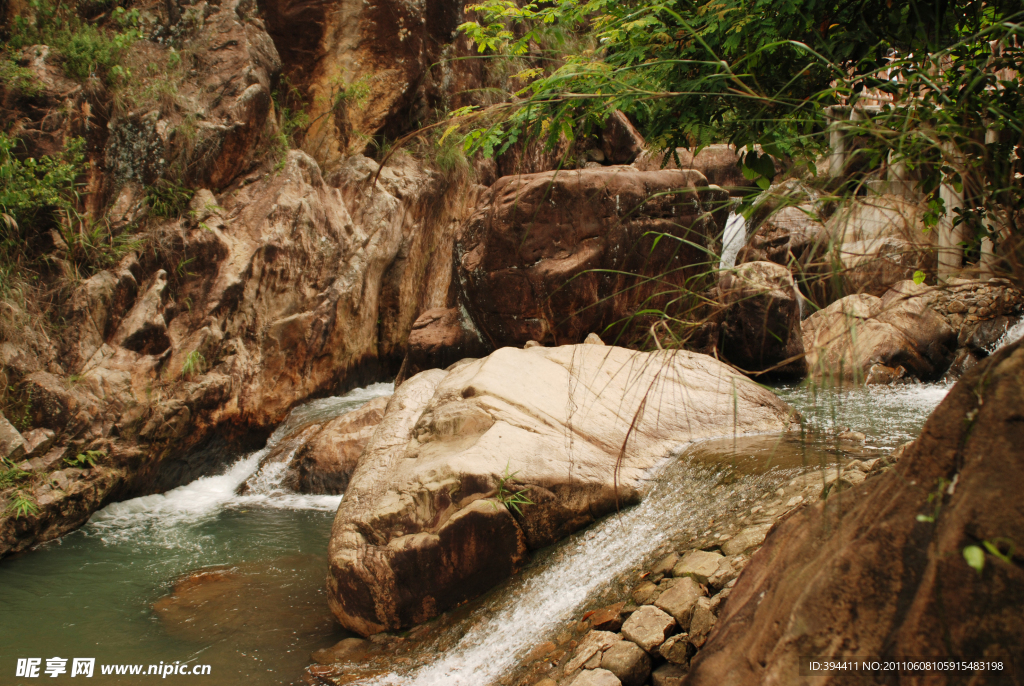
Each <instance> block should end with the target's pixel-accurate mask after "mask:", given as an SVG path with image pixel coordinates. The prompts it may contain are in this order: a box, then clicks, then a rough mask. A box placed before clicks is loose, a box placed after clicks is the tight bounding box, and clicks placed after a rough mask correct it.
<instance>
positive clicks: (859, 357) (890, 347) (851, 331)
mask: <svg viewBox="0 0 1024 686" xmlns="http://www.w3.org/2000/svg"><path fill="white" fill-rule="evenodd" d="M803 343H804V351H805V353H806V356H807V368H808V371H809V372H810V374H811V375H813V376H814V377H816V378H819V379H826V380H827V379H831V380H834V381H839V380H842V381H856V382H860V381H864V380H865V379H867V378H868V374H869V372H870V370H871V367H872V366H873V365H875V364H881V365H884V366H885V367H891V368H894V369H895V368H899V367H903V368H904V369H905V370H906V371H907V372H908V373H909V374H910V376H912V377H916V378H918V379H921V380H935V379H938V378H940V377H941V376H942V375H943V374H944V373H945V371H946V370H947V369H948V368H949V365H950V363H951V362H952V361H953V354H954V352H955V350H956V332H954V331H953V330H952V329H951V328H950V326H949V324H948V323H946V320H945V319H943V318H942V317H941V316H939V315H938V314H936V313H935V312H934V311H932V309H931V307H930V306H929V299H928V297H927V292H926V290H925V289H923V287H922V288H920V289H917V288H915V287H914V284H913V282H903V283H902V284H900V285H899V287H898V288H893V289H890V290H889V291H887V292H886V294H885V297H882V298H878V297H876V296H873V295H868V294H861V295H849V296H846V297H845V298H843V299H841V300H837V301H836V302H834V303H832V304H831V305H829V306H828V307H826V308H824V309H822V310H819V311H817V312H815V313H814V314H812V315H811V316H810V317H808V318H807V319H805V320H804V322H803Z"/></svg>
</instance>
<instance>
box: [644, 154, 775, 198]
mask: <svg viewBox="0 0 1024 686" xmlns="http://www.w3.org/2000/svg"><path fill="white" fill-rule="evenodd" d="M741 159H742V156H741V155H740V154H739V153H738V152H737V151H736V148H734V147H733V146H731V145H728V144H726V143H716V144H714V145H708V146H705V147H704V148H702V149H701V150H700V152H698V153H697V154H696V155H694V154H693V151H692V150H687V149H686V148H676V149H675V151H674V152H673V153H668V154H664V153H660V152H659V153H645V154H643V155H641V156H640V158H639V159H638V160H637V161H636V162H634V164H635V166H636V167H637V168H638V169H642V170H644V171H651V170H655V169H692V170H694V171H698V172H700V173H701V174H703V175H704V177H705V178H707V180H708V183H710V184H714V185H716V186H721V187H722V188H724V189H725V190H727V191H728V192H729V193H730V194H739V195H743V194H746V193H749V192H751V191H752V190H756V188H757V187H756V186H755V185H754V183H753V182H752V181H750V180H749V179H747V178H746V177H744V176H743V169H742V167H741V164H740V162H741ZM773 164H775V166H776V167H778V164H776V163H775V162H774V160H773Z"/></svg>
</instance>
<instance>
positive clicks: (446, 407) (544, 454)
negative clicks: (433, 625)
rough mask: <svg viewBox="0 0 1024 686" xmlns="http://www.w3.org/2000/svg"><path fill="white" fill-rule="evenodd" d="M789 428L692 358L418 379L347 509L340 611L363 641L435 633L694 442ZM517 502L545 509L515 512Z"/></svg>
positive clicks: (552, 360) (333, 548)
mask: <svg viewBox="0 0 1024 686" xmlns="http://www.w3.org/2000/svg"><path fill="white" fill-rule="evenodd" d="M733 388H735V397H734V395H733ZM734 407H735V408H736V411H737V414H736V416H735V417H734V414H733V412H734ZM790 417H791V409H790V408H789V406H788V405H786V404H785V403H783V402H782V401H781V400H779V399H778V398H777V397H776V396H775V395H773V394H772V393H771V392H769V391H767V390H765V389H763V388H761V387H759V386H757V385H756V384H754V383H752V382H751V381H749V380H748V379H747V378H745V377H743V376H741V375H739V374H738V373H736V372H735V371H733V370H732V369H731V368H730V367H728V366H726V365H724V364H722V363H720V362H718V361H717V360H715V359H714V358H711V357H708V356H706V355H700V354H696V353H689V352H662V353H638V352H634V351H630V350H626V349H623V348H618V347H614V346H597V345H576V346H562V347H557V348H545V347H532V348H529V349H526V350H522V349H514V348H502V349H500V350H498V351H496V352H494V353H492V354H491V355H489V356H488V357H486V358H483V359H479V360H472V361H464V362H461V363H459V364H457V365H455V366H454V367H453V368H452V369H451V370H450V371H442V370H428V371H426V372H423V373H421V374H418V375H416V376H414V377H412V378H411V379H409V380H408V381H406V382H405V383H403V384H402V385H401V386H400V387H399V388H398V389H397V391H396V393H395V395H394V397H393V398H392V400H391V402H390V404H389V405H388V411H387V413H386V414H385V416H384V419H383V421H382V422H381V424H380V425H379V426H378V428H377V431H376V432H375V433H374V436H373V438H372V439H371V441H370V443H369V444H368V445H367V446H366V449H365V450H364V452H363V456H362V458H361V459H360V462H359V466H358V467H357V468H356V471H355V473H354V474H353V476H352V480H351V482H350V483H349V487H348V491H347V492H346V495H345V500H344V501H343V502H342V504H341V506H340V507H339V509H338V514H337V516H336V518H335V522H334V529H333V531H332V534H331V543H330V549H329V557H330V571H329V574H328V591H329V596H328V597H329V602H330V606H331V609H332V610H333V611H334V613H335V615H336V616H337V617H338V619H339V621H340V622H341V624H342V625H343V626H345V627H346V628H347V629H349V630H352V631H356V632H358V633H361V634H363V635H369V634H373V633H377V632H379V631H383V630H392V629H398V628H400V627H403V626H409V625H411V624H415V623H418V622H422V621H424V620H426V619H429V618H430V617H432V616H434V615H435V614H437V613H439V612H442V611H444V610H445V609H447V608H450V607H452V606H454V605H456V604H458V603H460V602H462V601H464V600H466V599H468V598H471V597H473V596H475V595H478V594H480V593H482V592H484V591H485V590H487V589H488V588H490V587H491V586H492V585H493V584H494V583H496V582H497V581H499V580H501V579H502V578H504V577H506V576H508V575H509V574H512V573H513V572H514V571H515V570H516V569H518V567H519V566H520V565H521V564H522V563H523V562H524V561H525V559H526V557H527V552H528V550H531V549H536V548H540V547H543V546H546V545H550V544H551V543H553V542H555V541H557V540H559V539H560V538H562V537H564V536H566V535H567V534H569V533H572V532H573V531H576V530H578V529H580V528H582V527H584V526H586V525H587V524H589V523H591V522H592V521H594V520H595V519H596V518H598V517H601V516H602V515H604V514H607V513H609V512H612V511H614V510H615V508H616V507H623V506H625V505H628V504H631V503H635V502H637V500H639V498H640V492H641V488H642V486H643V480H644V475H645V474H646V473H647V471H648V470H649V469H650V468H651V467H653V466H655V465H656V464H658V463H659V462H660V461H661V460H662V459H663V458H664V457H665V456H666V455H668V454H669V452H670V451H671V450H673V449H675V448H677V447H679V446H681V445H683V444H684V443H686V442H687V441H693V440H696V439H700V438H708V437H712V436H719V435H728V434H731V433H732V431H733V422H734V421H735V422H736V428H737V431H739V432H740V433H747V432H774V431H783V430H786V429H787V428H788V427H789V424H790ZM634 418H636V421H635V426H634V428H633V431H632V433H631V434H630V438H629V440H628V441H626V437H627V431H628V430H629V428H630V425H631V424H633V423H634ZM624 444H625V451H624V452H622V448H623V445H624ZM620 457H621V460H620ZM617 466H618V469H617V468H616V467H617ZM506 475H509V476H508V477H507V478H506ZM519 491H523V494H522V495H523V496H525V497H526V498H528V499H529V500H530V501H532V502H533V503H534V504H525V503H522V504H521V505H519V506H518V509H517V508H511V509H510V508H508V507H506V505H504V504H502V500H503V499H504V500H505V502H509V498H510V496H511V495H512V494H514V493H517V492H519Z"/></svg>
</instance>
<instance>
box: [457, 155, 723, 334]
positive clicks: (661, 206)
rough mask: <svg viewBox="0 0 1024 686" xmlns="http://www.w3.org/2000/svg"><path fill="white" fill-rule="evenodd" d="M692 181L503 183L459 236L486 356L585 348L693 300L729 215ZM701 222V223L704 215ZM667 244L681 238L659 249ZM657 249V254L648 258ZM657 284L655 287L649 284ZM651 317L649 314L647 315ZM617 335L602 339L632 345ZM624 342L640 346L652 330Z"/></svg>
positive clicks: (651, 177)
mask: <svg viewBox="0 0 1024 686" xmlns="http://www.w3.org/2000/svg"><path fill="white" fill-rule="evenodd" d="M724 196H725V194H724V192H723V191H721V190H720V189H717V188H708V187H707V182H706V180H705V179H704V177H703V176H702V175H701V174H700V173H699V172H694V171H679V170H660V171H646V172H641V171H637V170H636V169H635V168H633V167H621V166H620V167H601V168H598V169H583V170H573V171H566V170H561V171H558V172H551V173H543V174H526V175H521V176H507V177H503V178H500V179H498V180H497V181H496V182H495V183H494V185H492V186H491V187H490V188H489V189H488V190H487V191H486V192H484V193H483V194H482V195H481V197H480V200H479V202H478V204H477V207H476V209H475V210H474V212H473V214H472V216H471V217H470V218H469V219H468V220H467V221H466V223H465V224H464V225H463V226H462V228H461V229H460V232H459V235H458V236H457V238H456V245H455V254H456V256H457V260H456V268H457V275H458V283H459V284H460V291H459V303H458V304H459V306H460V307H464V308H465V309H466V311H467V312H468V313H469V315H470V318H471V319H472V321H473V323H474V325H475V326H476V328H477V329H478V330H479V331H480V333H481V335H482V337H483V339H484V340H485V341H486V342H487V344H488V345H489V346H490V347H491V348H499V347H501V346H506V345H511V346H515V347H520V346H522V345H523V344H524V343H526V342H527V341H529V340H535V341H539V342H540V343H543V344H545V345H548V344H555V345H563V344H572V343H578V342H580V341H581V340H582V339H583V338H584V337H585V336H586V335H587V334H588V333H590V332H594V331H602V332H603V331H605V330H606V329H607V327H608V326H609V325H612V324H614V323H616V322H622V321H625V320H624V319H623V317H627V316H628V315H631V314H632V313H633V312H635V311H636V309H637V307H638V305H639V304H640V303H644V302H647V301H648V298H650V297H652V296H654V295H655V293H656V291H657V292H664V290H665V288H666V287H672V286H683V285H686V286H687V287H688V288H692V287H693V286H694V284H693V283H692V281H688V279H692V278H694V277H697V276H698V272H699V271H700V269H699V267H697V266H694V267H692V268H689V267H687V268H682V269H680V268H678V265H680V264H683V265H699V264H700V263H702V262H703V261H704V260H705V259H706V256H705V255H704V254H703V253H702V252H701V250H700V248H699V247H696V248H694V247H691V245H690V244H691V243H692V244H693V246H709V245H711V244H712V243H713V242H715V241H716V240H717V236H718V235H719V234H721V232H722V230H723V228H724V222H725V216H724V214H723V211H725V212H727V209H728V208H726V207H725V206H724V205H723V206H722V207H721V208H716V204H717V203H720V202H721V201H722V200H723V199H724ZM702 213H703V214H702ZM655 233H664V234H667V235H669V236H674V237H678V238H684V239H685V241H686V242H680V241H675V240H664V241H659V242H658V244H657V246H655V245H654V239H653V235H654V234H655ZM652 248H653V250H652ZM655 275H660V279H659V280H658V285H657V286H655V285H654V282H648V279H647V278H646V277H650V276H655ZM647 306H650V303H648V305H647ZM622 326H624V325H617V326H615V327H613V328H612V329H611V330H610V331H609V334H608V335H611V336H613V337H620V336H621V335H623V334H624V333H627V332H626V331H625V330H624V329H623V328H622ZM630 326H633V327H634V328H633V329H629V331H628V334H629V335H632V336H646V335H647V330H648V329H649V328H650V323H649V322H648V323H646V324H643V323H640V322H637V323H634V324H631V325H630Z"/></svg>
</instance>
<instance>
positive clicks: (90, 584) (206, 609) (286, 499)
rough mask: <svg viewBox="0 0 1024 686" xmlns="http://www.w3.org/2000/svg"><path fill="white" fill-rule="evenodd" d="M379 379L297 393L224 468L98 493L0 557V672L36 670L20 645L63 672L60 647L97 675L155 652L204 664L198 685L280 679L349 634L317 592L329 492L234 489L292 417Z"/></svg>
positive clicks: (330, 411) (319, 412) (160, 657)
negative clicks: (86, 517)
mask: <svg viewBox="0 0 1024 686" xmlns="http://www.w3.org/2000/svg"><path fill="white" fill-rule="evenodd" d="M391 392H392V386H391V385H390V384H376V385H374V386H371V387H369V388H366V389H359V390H356V391H353V392H352V393H349V394H347V395H345V396H342V397H338V398H328V399H325V400H317V401H313V402H311V403H308V404H306V405H305V406H303V407H301V408H298V409H296V410H295V411H294V412H292V414H291V415H290V416H289V418H288V420H287V421H286V422H285V423H284V424H283V425H282V426H281V427H279V428H278V430H277V431H275V433H274V435H273V436H272V437H271V438H270V440H269V441H268V445H267V447H266V448H264V449H263V450H260V451H257V452H256V453H253V454H250V455H248V456H245V457H243V458H242V459H240V460H239V461H237V462H236V463H235V464H234V465H232V466H231V467H230V468H229V469H228V470H227V471H226V472H225V473H223V474H220V475H218V476H208V477H203V478H200V479H197V480H196V481H194V482H192V483H190V484H188V485H186V486H182V487H180V488H176V489H174V490H172V491H169V492H167V493H164V494H161V495H150V496H145V497H140V498H134V499H132V500H128V501H125V502H121V503H115V504H112V505H109V506H108V507H106V508H104V509H103V510H101V511H99V512H97V513H96V514H94V515H93V517H92V518H91V519H90V521H89V523H88V524H87V525H86V526H84V527H83V528H82V529H80V530H78V531H76V532H74V533H72V534H69V535H67V536H65V537H64V538H63V539H61V540H59V541H54V542H51V543H48V544H45V545H43V546H40V547H39V548H37V549H36V550H34V551H32V552H29V553H27V554H23V555H19V556H15V557H12V558H10V559H6V560H3V561H2V562H0V617H2V620H3V621H2V622H0V683H3V684H9V683H19V682H23V683H35V682H36V680H35V679H25V680H17V681H14V679H15V677H14V674H15V664H16V661H17V659H18V658H32V657H37V658H42V660H43V662H42V666H43V667H44V668H45V666H46V659H47V658H52V657H62V658H66V659H69V662H68V665H67V669H68V673H67V674H64V675H63V676H62V677H58V678H63V679H68V678H70V676H69V675H70V672H71V664H72V663H71V662H70V659H72V658H76V657H81V658H90V657H92V658H96V665H97V667H96V668H95V677H94V678H96V679H98V680H99V682H100V683H110V684H116V683H124V684H130V683H139V681H140V679H139V678H138V677H136V678H134V679H132V678H131V677H121V678H117V677H114V676H102V675H100V673H99V672H100V668H99V665H101V664H143V665H146V668H148V665H150V664H159V663H160V662H161V661H162V662H164V663H173V662H174V661H181V662H183V663H188V664H190V665H204V664H208V665H211V673H210V675H209V676H203V677H202V681H203V683H205V684H210V685H214V684H240V683H246V684H257V685H258V684H266V685H268V686H269V685H271V684H273V685H278V684H287V683H292V682H293V681H294V679H295V677H296V676H297V675H298V674H299V673H300V672H301V670H302V668H303V667H304V666H305V665H307V664H308V663H309V653H310V651H311V650H316V649H319V648H323V647H327V646H330V645H332V644H333V643H335V642H336V641H338V640H340V639H341V638H344V637H346V636H347V634H344V633H343V632H341V630H340V629H339V627H338V626H337V624H336V623H335V621H334V619H333V617H332V616H331V614H330V612H329V611H328V610H327V605H326V597H325V594H324V577H325V571H326V567H327V562H326V560H327V540H328V537H329V535H330V529H331V522H332V521H333V518H334V512H335V511H336V510H337V508H338V504H339V502H340V501H341V497H340V496H305V495H298V494H293V493H285V492H282V491H280V489H276V488H274V487H273V485H272V484H270V483H269V482H268V483H267V485H266V487H265V488H262V489H253V490H250V494H249V495H245V496H239V495H236V489H237V488H238V487H239V486H240V485H241V484H242V483H243V482H245V481H246V479H248V478H249V477H250V476H252V475H253V474H254V473H255V472H257V468H258V466H259V463H260V459H261V458H262V457H263V456H264V455H265V454H266V453H267V452H268V451H269V450H270V449H271V448H272V447H273V446H274V445H276V444H277V443H278V442H279V441H280V440H281V439H282V437H283V436H284V435H285V434H287V433H288V431H290V430H291V429H292V428H294V427H296V426H300V425H302V424H304V423H307V422H310V421H323V420H326V419H329V418H331V417H333V416H337V415H339V414H341V413H343V412H347V411H349V410H352V409H355V408H356V407H358V406H359V405H362V404H363V403H364V402H366V401H367V400H370V399H371V398H374V397H377V396H381V395H389V394H390V393H391ZM146 668H144V669H143V671H144V672H145V671H146ZM44 678H47V680H49V677H46V676H45V675H44ZM76 678H77V677H76ZM150 678H153V677H150ZM190 678H195V677H191V676H189V677H185V676H178V677H175V676H169V677H168V679H170V680H171V681H175V680H187V679H190Z"/></svg>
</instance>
